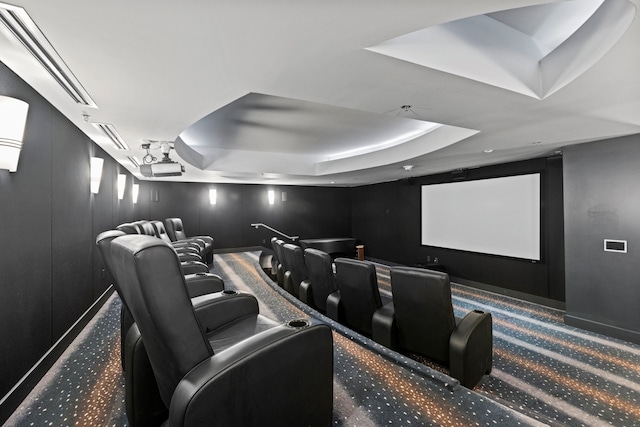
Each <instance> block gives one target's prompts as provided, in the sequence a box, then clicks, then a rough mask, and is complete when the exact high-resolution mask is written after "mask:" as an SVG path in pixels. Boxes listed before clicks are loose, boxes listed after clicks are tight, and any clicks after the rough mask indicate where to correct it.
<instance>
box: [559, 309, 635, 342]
mask: <svg viewBox="0 0 640 427" xmlns="http://www.w3.org/2000/svg"><path fill="white" fill-rule="evenodd" d="M564 323H565V324H567V325H570V326H575V327H577V328H580V329H586V330H587V331H591V332H596V333H598V334H602V335H606V336H608V337H612V338H617V339H620V340H623V341H629V342H632V343H635V344H640V332H636V331H632V330H630V329H624V328H620V327H618V326H612V325H607V324H606V323H602V322H596V321H595V320H589V319H585V318H583V317H579V316H575V315H573V314H565V316H564Z"/></svg>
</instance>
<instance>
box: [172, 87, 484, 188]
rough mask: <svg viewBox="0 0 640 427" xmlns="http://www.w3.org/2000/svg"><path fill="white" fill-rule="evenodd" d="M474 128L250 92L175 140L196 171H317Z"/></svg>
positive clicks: (419, 150)
mask: <svg viewBox="0 0 640 427" xmlns="http://www.w3.org/2000/svg"><path fill="white" fill-rule="evenodd" d="M476 133H477V131H475V130H470V129H464V128H458V127H454V126H448V125H443V124H439V123H432V122H428V121H423V120H414V119H408V118H404V117H398V116H392V115H384V114H378V113H370V112H365V111H359V110H354V109H349V108H343V107H335V106H330V105H325V104H319V103H315V102H308V101H301V100H296V99H290V98H284V97H278V96H271V95H264V94H259V93H249V94H247V95H245V96H243V97H241V98H238V99H236V100H235V101H233V102H231V103H229V104H227V105H225V106H224V107H222V108H220V109H218V110H216V111H214V112H212V113H211V114H209V115H207V116H205V117H204V118H202V119H200V120H199V121H197V122H196V123H194V124H193V125H191V126H189V127H188V128H187V129H185V130H184V131H183V132H182V133H181V134H180V136H179V137H178V139H177V140H176V142H175V150H176V152H177V153H178V154H179V155H180V157H181V158H182V159H184V160H185V161H186V162H188V163H190V164H191V165H193V166H195V167H197V168H198V169H201V170H209V171H217V172H223V173H227V174H228V173H230V172H233V173H235V174H237V173H250V172H252V171H253V172H255V171H256V169H258V170H262V171H264V172H265V173H271V174H290V175H302V176H320V175H327V174H337V173H343V172H349V171H354V170H361V169H367V168H372V167H378V166H383V165H387V164H390V163H394V162H402V161H405V160H408V159H411V158H415V157H418V156H422V155H425V154H427V153H430V152H433V151H435V150H439V149H441V148H444V147H446V146H449V145H452V144H455V143H456V142H458V141H460V140H462V139H465V138H467V137H469V136H471V135H474V134H476Z"/></svg>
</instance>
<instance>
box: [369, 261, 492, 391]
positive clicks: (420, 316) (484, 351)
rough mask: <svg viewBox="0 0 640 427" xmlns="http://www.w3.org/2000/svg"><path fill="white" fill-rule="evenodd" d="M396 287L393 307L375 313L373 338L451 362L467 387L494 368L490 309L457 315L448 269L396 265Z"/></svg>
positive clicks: (393, 272)
mask: <svg viewBox="0 0 640 427" xmlns="http://www.w3.org/2000/svg"><path fill="white" fill-rule="evenodd" d="M391 288H392V292H393V309H391V310H388V311H386V312H384V313H377V314H376V316H375V318H374V330H373V338H374V340H376V341H377V342H379V343H381V344H383V345H386V346H389V347H392V348H397V349H399V350H402V351H406V352H412V353H418V354H422V355H425V356H427V357H429V358H431V359H433V360H435V361H437V362H440V363H443V364H445V365H448V366H449V369H450V371H451V376H453V377H454V378H456V379H458V380H459V381H460V383H461V384H462V385H464V386H466V387H470V388H472V387H474V386H475V385H476V384H477V383H478V381H479V380H480V379H481V378H482V376H483V375H484V374H486V373H489V372H491V366H492V351H493V350H492V349H493V341H492V340H493V337H492V335H493V334H492V321H491V314H489V313H483V312H479V311H473V312H471V313H469V314H467V316H465V318H464V319H457V318H456V317H455V316H454V313H453V305H452V302H451V284H450V283H449V275H448V274H446V273H442V272H438V271H432V270H426V269H421V268H412V267H394V268H392V269H391Z"/></svg>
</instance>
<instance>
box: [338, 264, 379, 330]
mask: <svg viewBox="0 0 640 427" xmlns="http://www.w3.org/2000/svg"><path fill="white" fill-rule="evenodd" d="M335 265H336V285H337V287H338V290H337V291H335V292H333V293H332V294H331V295H329V297H328V298H327V316H329V317H330V318H332V319H333V320H336V321H338V322H340V323H342V324H344V325H346V326H348V327H350V328H351V329H353V330H355V331H356V332H359V333H361V334H363V335H366V336H368V337H371V332H372V323H371V322H372V318H373V315H374V313H376V312H377V311H378V310H381V309H382V308H383V301H382V298H380V291H379V290H378V278H377V275H376V268H375V266H374V265H373V264H371V263H369V262H367V261H358V260H354V259H349V258H336V260H335ZM385 303H386V301H385Z"/></svg>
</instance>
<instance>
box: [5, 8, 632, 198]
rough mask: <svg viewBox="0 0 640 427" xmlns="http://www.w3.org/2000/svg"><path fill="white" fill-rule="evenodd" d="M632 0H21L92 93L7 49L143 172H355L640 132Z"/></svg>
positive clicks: (201, 178)
mask: <svg viewBox="0 0 640 427" xmlns="http://www.w3.org/2000/svg"><path fill="white" fill-rule="evenodd" d="M638 1H640V0H605V1H604V2H603V1H602V0H573V1H567V2H553V1H546V2H540V1H539V0H538V1H526V0H491V1H487V0H485V1H482V2H478V1H471V0H458V1H453V0H450V1H447V2H443V1H434V0H405V1H402V2H390V1H378V0H351V1H344V0H330V1H317V0H315V1H308V0H295V1H294V0H289V1H277V0H270V1H258V0H235V1H214V0H209V1H202V0H188V1H179V2H178V1H168V0H154V1H151V0H136V1H133V2H132V1H125V0H112V1H109V2H98V1H95V0H84V1H81V2H79V1H75V0H56V1H55V2H53V1H49V0H14V1H12V2H11V4H12V5H14V6H20V7H22V8H24V11H25V12H26V13H27V14H28V16H29V17H30V18H31V19H32V20H33V22H34V23H35V25H37V27H38V29H39V31H41V33H42V35H43V36H44V37H46V42H48V43H49V44H50V45H51V46H52V47H53V48H54V49H55V51H56V52H57V54H58V55H59V57H60V58H61V60H62V61H64V64H66V66H67V67H68V69H69V70H70V71H71V72H72V73H73V75H74V76H75V77H76V78H77V80H78V82H79V83H80V84H81V85H82V87H83V88H84V89H85V90H86V93H87V94H88V95H89V96H90V97H91V99H92V100H93V101H94V102H95V105H96V107H95V108H94V107H90V106H86V105H80V104H77V103H75V102H73V100H71V98H70V97H69V96H68V95H67V94H66V93H65V92H64V91H62V90H61V89H60V87H59V86H58V85H57V84H56V83H55V82H54V81H53V79H51V77H50V76H49V75H48V74H46V73H45V72H44V71H43V70H42V69H41V67H40V66H39V65H38V64H37V62H36V61H35V60H34V59H33V58H32V57H31V56H30V55H28V54H27V53H26V50H25V49H24V48H23V47H22V46H21V45H20V44H19V43H18V42H16V41H15V40H12V37H10V36H8V35H7V34H8V32H7V31H6V30H2V28H0V61H2V62H4V63H5V64H6V65H7V66H9V67H10V68H12V69H13V70H14V71H16V72H17V73H18V74H19V75H20V76H21V77H22V78H23V79H25V81H27V83H29V84H30V85H32V86H33V87H34V88H35V89H36V90H37V91H38V92H40V93H41V94H42V95H43V96H44V97H45V98H47V99H48V100H49V101H50V102H51V103H52V104H53V105H54V106H56V108H58V109H59V110H60V111H61V112H62V113H63V114H65V115H66V116H67V117H68V118H69V119H70V120H71V121H72V122H73V123H75V124H76V125H77V126H78V127H79V128H80V129H81V130H82V131H83V132H85V133H86V134H87V135H88V136H89V137H90V138H91V139H93V140H94V141H95V142H96V143H97V144H99V145H100V146H101V147H102V148H104V149H105V151H107V152H108V153H109V154H110V155H111V156H113V157H114V158H115V159H116V160H117V161H119V162H120V163H121V164H123V165H124V166H125V167H126V168H127V169H129V171H131V172H132V173H134V174H135V175H136V176H137V177H138V178H140V179H142V176H141V175H140V173H139V171H138V169H136V168H134V167H133V166H132V164H131V163H130V162H129V161H128V159H127V157H129V156H130V157H136V158H137V159H138V160H140V161H142V158H143V157H144V154H145V152H144V150H142V149H141V148H140V146H141V144H142V143H143V141H148V140H151V141H172V142H173V141H177V142H176V150H175V151H172V152H171V158H172V159H173V160H178V161H180V162H181V163H184V164H185V167H186V172H185V174H184V175H183V176H182V177H175V178H163V180H177V181H193V182H243V183H248V182H251V183H265V182H269V183H275V184H293V185H340V186H353V185H362V184H367V183H374V182H382V181H390V180H395V179H402V178H406V177H409V176H420V175H427V174H432V173H438V172H446V171H451V170H454V169H458V168H472V167H478V166H483V165H489V164H496V163H503V162H507V161H516V160H522V159H527V158H532V157H538V156H546V155H552V154H554V153H555V152H556V151H558V150H561V149H562V148H563V147H565V146H567V145H571V144H576V143H581V142H588V141H592V140H598V139H605V138H610V137H616V136H622V135H629V134H635V133H640V78H639V76H640V49H639V47H640V23H639V22H638V20H637V19H635V15H636V9H637V7H638ZM540 3H544V4H543V5H540V6H538V5H539V4H540ZM0 6H2V4H1V3H0ZM4 6H5V9H8V10H13V9H12V8H11V7H10V6H7V5H6V4H5V5H4ZM524 7H526V9H519V8H524ZM518 9H519V10H518ZM0 27H2V24H0ZM407 105H409V106H411V108H406V107H405V108H403V106H407ZM87 116H88V117H87ZM94 122H95V123H108V124H111V125H113V126H114V127H115V129H116V130H117V132H118V133H119V135H120V136H121V137H122V139H123V140H124V141H125V142H126V143H127V144H128V145H129V146H130V147H131V149H130V150H117V149H115V148H114V146H113V144H112V143H111V141H110V140H109V139H108V138H106V137H105V135H104V134H103V133H102V132H100V131H99V130H98V129H97V128H96V127H95V126H93V125H92V123H94ZM423 122H426V123H423ZM431 123H438V124H442V125H443V126H437V127H435V130H431V131H430V126H431ZM192 125H193V126H192ZM156 145H157V144H153V145H152V146H153V147H155V146H156ZM485 150H493V151H492V152H491V153H485ZM154 155H155V156H156V157H161V154H160V151H159V150H158V151H157V152H154ZM408 164H411V165H414V167H413V169H412V170H410V171H407V170H405V168H403V166H404V165H408ZM153 179H158V178H153Z"/></svg>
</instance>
